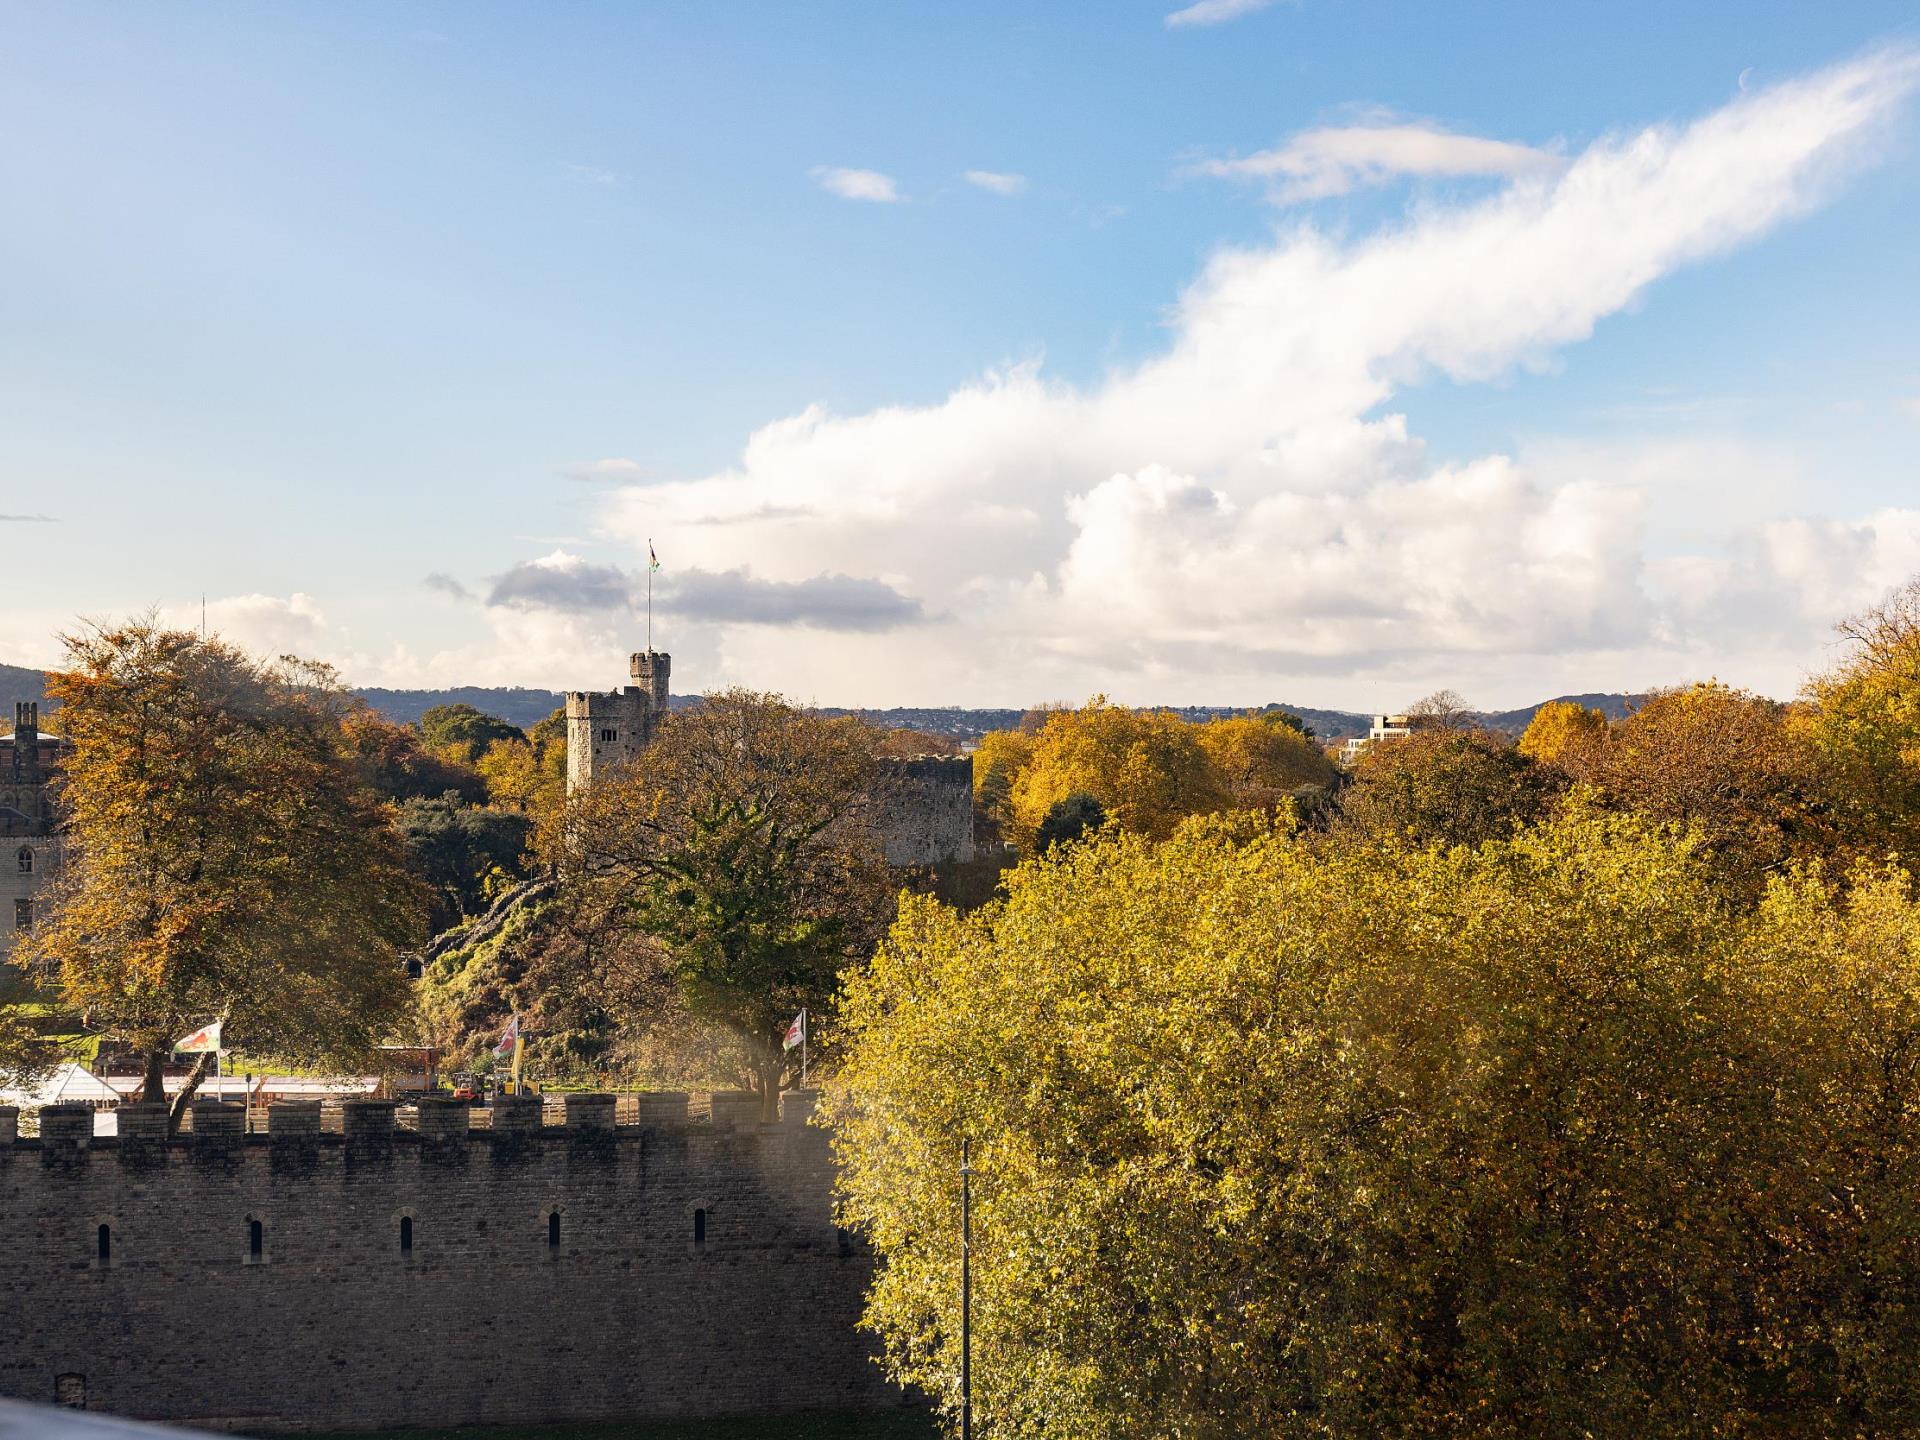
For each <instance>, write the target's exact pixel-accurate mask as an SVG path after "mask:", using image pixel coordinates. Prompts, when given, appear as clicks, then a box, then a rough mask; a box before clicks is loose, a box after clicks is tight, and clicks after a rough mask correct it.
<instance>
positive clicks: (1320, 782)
mask: <svg viewBox="0 0 1920 1440" xmlns="http://www.w3.org/2000/svg"><path fill="white" fill-rule="evenodd" d="M1196 738H1197V739H1198V740H1199V742H1200V748H1201V749H1202V750H1204V751H1205V752H1206V755H1207V759H1208V760H1209V761H1210V762H1211V763H1212V765H1213V769H1214V773H1215V775H1216V776H1217V777H1218V780H1219V783H1220V785H1221V788H1222V789H1223V790H1224V791H1225V792H1226V797H1227V801H1228V803H1229V804H1230V805H1233V806H1236V807H1239V808H1241V809H1246V810H1270V809H1273V808H1274V807H1276V806H1278V805H1280V804H1282V803H1283V802H1285V801H1286V800H1287V799H1289V798H1290V797H1292V796H1294V795H1295V794H1296V793H1297V792H1299V791H1301V790H1304V789H1307V788H1309V787H1325V786H1329V785H1331V784H1332V783H1333V781H1334V778H1335V774H1334V767H1333V762H1332V761H1331V760H1329V759H1328V758H1327V757H1326V755H1325V754H1323V753H1322V752H1321V750H1320V747H1319V746H1317V745H1315V744H1314V743H1313V741H1312V740H1311V739H1310V738H1309V737H1308V736H1307V734H1306V732H1305V729H1304V728H1303V727H1302V725H1301V723H1300V721H1299V720H1298V719H1297V718H1296V717H1294V716H1292V715H1289V714H1287V713H1286V712H1285V711H1284V710H1270V711H1265V712H1262V713H1257V714H1253V715H1234V716H1227V717H1223V718H1221V719H1218V720H1211V721H1208V722H1207V723H1206V724H1205V725H1201V726H1199V727H1198V730H1197V734H1196Z"/></svg>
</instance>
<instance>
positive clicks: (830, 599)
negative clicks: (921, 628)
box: [665, 570, 926, 631]
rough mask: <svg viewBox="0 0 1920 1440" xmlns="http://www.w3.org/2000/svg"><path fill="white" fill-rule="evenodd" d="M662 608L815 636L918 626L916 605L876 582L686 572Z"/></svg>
mask: <svg viewBox="0 0 1920 1440" xmlns="http://www.w3.org/2000/svg"><path fill="white" fill-rule="evenodd" d="M665 608H666V609H667V610H668V611H669V612H670V613H672V614H675V615H681V616H685V617H686V618H687V619H689V620H707V621H712V622H714V623H716V624H722V625H804V626H808V627H810V628H812V629H817V630H854V631H878V630H897V629H899V628H900V627H901V626H903V625H918V624H920V623H921V622H922V621H924V620H925V619H926V615H925V614H924V613H923V612H922V610H921V608H920V602H919V601H918V600H915V599H914V598H913V597H912V596H910V595H903V594H901V593H900V592H899V591H898V590H896V589H894V588H893V587H892V586H891V585H888V584H886V583H885V582H884V581H880V580H868V579H862V578H860V577H858V576H853V575H832V574H828V575H815V576H813V577H812V578H810V579H806V580H757V579H755V578H754V577H753V576H751V575H749V574H748V573H747V572H746V571H744V570H722V571H712V570H690V571H688V572H687V573H686V574H684V575H682V576H678V577H676V578H675V580H674V582H673V584H672V585H671V586H669V587H668V589H667V593H666V597H665Z"/></svg>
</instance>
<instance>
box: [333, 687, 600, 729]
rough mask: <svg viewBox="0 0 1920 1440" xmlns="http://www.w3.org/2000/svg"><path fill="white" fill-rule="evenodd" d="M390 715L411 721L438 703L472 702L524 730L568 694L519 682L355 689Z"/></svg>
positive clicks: (399, 721)
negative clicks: (442, 687) (522, 685)
mask: <svg viewBox="0 0 1920 1440" xmlns="http://www.w3.org/2000/svg"><path fill="white" fill-rule="evenodd" d="M353 693H354V694H356V695H358V696H359V697H360V698H361V699H362V700H364V701H366V702H367V704H369V705H371V706H372V707H373V708H374V709H375V710H378V711H379V712H380V713H381V714H382V715H384V716H386V717H387V719H389V720H391V721H393V722H394V723H395V724H399V725H412V724H414V723H415V722H416V721H418V720H419V718H420V717H421V716H422V715H424V714H426V713H427V711H429V710H431V709H433V707H434V706H436V705H471V706H473V708H474V709H476V710H480V711H484V712H485V713H486V714H488V715H497V716H499V717H500V718H501V719H502V720H505V721H506V722H507V723H508V724H510V725H518V726H519V727H520V728H521V729H522V730H524V729H526V728H527V727H528V726H529V725H537V724H539V723H540V722H541V721H542V720H544V719H546V718H547V716H549V715H551V714H552V713H553V712H554V711H555V710H558V709H559V708H560V704H561V701H562V700H563V699H564V698H565V697H563V696H561V695H560V694H559V693H557V692H556V691H553V690H523V689H521V688H520V687H519V686H518V685H514V686H510V687H488V686H484V685H461V686H458V687H457V688H455V689H452V690H381V689H378V688H375V689H370V690H356V691H354V692H353Z"/></svg>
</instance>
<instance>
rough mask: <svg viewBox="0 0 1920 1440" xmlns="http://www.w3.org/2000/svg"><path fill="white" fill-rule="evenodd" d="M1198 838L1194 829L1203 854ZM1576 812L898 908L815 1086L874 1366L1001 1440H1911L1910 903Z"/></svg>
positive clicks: (1917, 1077)
mask: <svg viewBox="0 0 1920 1440" xmlns="http://www.w3.org/2000/svg"><path fill="white" fill-rule="evenodd" d="M1225 828H1226V829H1231V828H1232V827H1225ZM1909 896H1910V887H1909V884H1908V882H1907V880H1906V878H1905V877H1904V876H1895V875H1889V876H1887V877H1885V878H1883V879H1880V880H1876V881H1873V882H1871V883H1868V884H1865V885H1863V886H1862V887H1861V888H1859V889H1857V890H1856V891H1854V892H1852V893H1851V894H1848V893H1845V892H1840V891H1837V890H1834V889H1831V888H1828V887H1827V886H1825V885H1823V884H1822V883H1821V882H1819V881H1817V880H1816V879H1814V878H1812V877H1810V876H1808V875H1805V874H1796V875H1790V876H1786V877H1782V878H1780V879H1778V880H1776V881H1775V882H1774V885H1773V887H1772V889H1771V891H1770V893H1769V896H1768V898H1767V900H1766V902H1765V903H1764V904H1763V905H1762V906H1761V907H1760V908H1759V909H1758V910H1757V911H1739V910H1732V909H1729V908H1727V907H1726V906H1725V905H1724V904H1723V902H1722V901H1721V899H1720V898H1719V894H1718V890H1717V887H1716V882H1715V876H1714V874H1713V871H1712V870H1711V868H1710V867H1709V866H1708V865H1707V864H1706V863H1705V862H1704V860H1703V857H1702V855H1701V853H1700V852H1699V849H1698V842H1697V841H1695V840H1691V839H1684V838H1683V839H1678V840H1676V839H1674V838H1672V837H1671V836H1670V835H1669V834H1668V833H1667V832H1665V831H1663V830H1662V829H1660V828H1659V827H1657V826H1655V825H1653V824H1651V823H1650V822H1647V821H1645V820H1642V819H1639V818H1637V817H1633V816H1620V815H1614V816H1608V815H1605V814H1604V813H1600V812H1588V811H1584V810H1583V811H1581V812H1580V813H1577V814H1574V815H1571V816H1568V817H1566V818H1562V819H1558V820H1555V821H1553V822H1551V823H1549V824H1546V825H1544V826H1542V827H1539V828H1536V829H1532V830H1527V831H1523V832H1521V833H1520V834H1518V835H1516V836H1514V837H1512V838H1510V839H1506V840H1501V841H1497V842H1489V843H1487V844H1485V845H1483V846H1480V847H1478V848H1476V849H1467V848H1456V849H1453V850H1450V851H1447V850H1438V849H1426V850H1415V849H1406V848H1396V847H1393V846H1391V845H1388V846H1385V847H1382V846H1378V845H1374V846H1369V847H1366V848H1363V849H1362V848H1356V849H1352V850H1349V849H1346V848H1344V847H1342V846H1340V845H1338V844H1331V843H1328V842H1327V841H1326V840H1318V841H1314V842H1311V843H1309V842H1306V841H1299V840H1289V839H1287V838H1285V837H1284V836H1282V835H1280V834H1278V833H1269V834H1267V835H1260V834H1246V833H1232V834H1227V833H1223V827H1221V826H1220V825H1218V824H1217V823H1193V824H1189V825H1186V826H1183V827H1182V828H1181V829H1180V831H1179V833H1178V834H1177V835H1176V836H1175V838H1174V839H1173V840H1171V841H1169V842H1167V843H1165V844H1161V845H1154V844H1152V843H1149V842H1147V841H1145V840H1143V839H1141V838H1139V837H1137V836H1126V835H1119V836H1112V835H1110V836H1108V837H1106V838H1104V839H1100V840H1096V841H1094V842H1092V843H1090V844H1086V845H1082V846H1077V847H1072V848H1070V849H1068V850H1066V851H1065V852H1063V853H1062V857H1061V858H1060V859H1058V860H1056V861H1054V862H1052V863H1039V862H1030V863H1028V864H1026V865H1024V866H1022V867H1020V868H1019V869H1017V870H1016V871H1014V872H1011V873H1010V874H1009V876H1008V877H1007V882H1006V898H1005V899H1004V900H1003V901H1000V902H998V903H996V904H994V905H992V906H989V907H987V908H985V909H983V910H980V911H976V912H974V913H972V914H970V915H967V916H960V915H957V914H955V913H954V912H952V911H950V910H947V909H945V908H943V907H941V906H939V905H937V904H934V903H932V902H930V901H927V900H924V899H917V898H907V899H904V900H903V901H902V904H901V910H900V915H899V919H898V922H897V924H896V925H895V926H894V928H893V931H892V933H891V935H890V937H889V939H888V940H887V942H886V943H885V944H884V945H883V946H882V947H881V949H880V952H879V954H878V956H877V958H876V959H875V961H874V963H873V965H872V967H871V968H870V969H869V970H868V971H866V972H864V973H859V974H854V975H852V976H850V977H849V978H848V980H847V983H846V993H845V996H844V1000H843V1005H842V1009H841V1028H840V1032H839V1042H840V1044H841V1046H842V1053H843V1055H844V1057H845V1063H844V1067H843V1069H842V1070H841V1071H840V1073H839V1074H838V1076H837V1077H836V1079H835V1081H834V1083H833V1086H832V1089H831V1091H830V1094H829V1096H828V1100H827V1106H826V1113H827V1115H828V1118H829V1121H830V1123H831V1124H832V1125H833V1127H834V1132H835V1144H836V1147H837V1152H838V1156H839V1160H840V1165H841V1176H842V1186H843V1193H844V1200H845V1208H846V1214H847V1216H848V1219H849V1222H850V1223H852V1224H855V1225H857V1226H858V1227H859V1228H860V1229H861V1230H862V1231H863V1232H864V1233H865V1234H866V1235H868V1236H869V1237H870V1238H871V1240H872V1242H873V1244H874V1245H875V1247H876V1249H877V1251H878V1253H879V1255H880V1257H881V1260H882V1263H881V1265H880V1266H879V1268H878V1270H877V1272H876V1277H875V1280H874V1284H873V1288H872V1290H871V1292H870V1297H869V1306H868V1313H867V1323H868V1324H869V1325H870V1326H871V1328H872V1329H873V1330H874V1331H875V1332H876V1333H877V1334H878V1335H879V1336H880V1338H881V1340H882V1342H883V1344H884V1346H885V1353H886V1358H887V1363H888V1365H889V1367H890V1369H891V1370H892V1372H893V1373H894V1374H895V1375H897V1376H899V1377H900V1378H902V1379H905V1380H909V1381H912V1382H915V1383H917V1384H920V1385H923V1386H925V1387H926V1388H927V1389H928V1390H929V1391H930V1392H931V1393H932V1394H933V1395H934V1397H935V1398H936V1400H937V1401H938V1402H939V1404H940V1405H941V1406H942V1408H943V1409H944V1410H945V1411H946V1412H947V1413H948V1414H949V1415H951V1414H952V1413H953V1411H954V1409H955V1407H956V1403H957V1398H958V1396H957V1377H958V1337H959V1324H958V1303H959V1293H960V1287H959V1276H958V1273H957V1272H958V1267H959V1250H958V1246H957V1244H956V1243H955V1237H956V1236H957V1234H958V1227H959V1214H958V1203H959V1182H958V1177H957V1175H956V1170H957V1167H958V1163H959V1154H960V1144H961V1141H962V1140H963V1139H967V1140H969V1141H971V1144H972V1150H973V1165H974V1169H975V1171H976V1178H975V1180H974V1182H973V1183H974V1199H975V1208H974V1221H973V1223H974V1232H973V1249H972V1264H973V1275H974V1285H975V1301H974V1311H973V1315H974V1369H973V1384H974V1390H973V1394H974V1401H975V1407H976V1417H977V1420H978V1422H979V1425H980V1428H981V1430H982V1431H983V1432H984V1433H990V1434H993V1435H996V1436H1000V1437H1004V1440H1040V1437H1048V1440H1052V1437H1058V1436H1063V1435H1071V1436H1074V1437H1076V1440H1083V1437H1084V1440H1136V1437H1176V1436H1177V1437H1183V1440H1227V1437H1237V1436H1245V1435H1301V1436H1318V1437H1323V1440H1349V1437H1350V1440H1362V1437H1365V1440H1415V1437H1419V1440H1432V1437H1460V1440H1465V1437H1493V1436H1522V1435H1583V1436H1588V1437H1593V1440H1629V1437H1632V1440H1638V1437H1641V1436H1646V1435H1660V1436H1663V1437H1699V1440H1707V1437H1715V1440H1763V1437H1778V1436H1783V1435H1836V1436H1837V1435H1840V1434H1846V1435H1856V1434H1858V1435H1868V1434H1874V1435H1893V1434H1911V1433H1915V1430H1916V1427H1920V1316H1917V1315H1916V1312H1915V1307H1914V1306H1913V1304H1912V1301H1911V1297H1912V1296H1913V1295H1915V1294H1916V1293H1920V1241H1916V1240H1915V1238H1914V1237H1915V1236H1916V1235H1920V1170H1917V1169H1916V1157H1917V1156H1920V1143H1917V1142H1920V1120H1917V1119H1916V1118H1915V1117H1916V1116H1920V1067H1916V1066H1915V1065H1914V1064H1913V1063H1912V1057H1913V1056H1914V1055H1916V1054H1920V911H1917V910H1916V907H1915V904H1914V902H1913V900H1912V899H1911V898H1909Z"/></svg>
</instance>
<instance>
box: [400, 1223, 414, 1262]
mask: <svg viewBox="0 0 1920 1440" xmlns="http://www.w3.org/2000/svg"><path fill="white" fill-rule="evenodd" d="M400 1253H401V1254H402V1255H411V1254H412V1253H413V1217H412V1216H411V1215H402V1216H401V1217H400Z"/></svg>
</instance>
